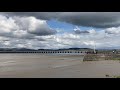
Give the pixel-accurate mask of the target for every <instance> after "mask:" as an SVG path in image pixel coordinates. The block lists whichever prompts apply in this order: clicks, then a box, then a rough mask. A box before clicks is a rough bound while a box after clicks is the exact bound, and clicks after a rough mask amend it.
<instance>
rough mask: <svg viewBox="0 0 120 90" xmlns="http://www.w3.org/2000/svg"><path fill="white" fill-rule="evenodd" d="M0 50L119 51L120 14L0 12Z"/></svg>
mask: <svg viewBox="0 0 120 90" xmlns="http://www.w3.org/2000/svg"><path fill="white" fill-rule="evenodd" d="M0 42H1V43H0V48H30V49H60V48H93V47H94V45H95V46H96V48H97V49H113V48H114V49H120V12H0Z"/></svg>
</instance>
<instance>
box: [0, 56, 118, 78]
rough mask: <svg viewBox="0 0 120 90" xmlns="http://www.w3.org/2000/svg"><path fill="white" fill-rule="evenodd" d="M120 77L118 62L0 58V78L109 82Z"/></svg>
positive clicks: (45, 57)
mask: <svg viewBox="0 0 120 90" xmlns="http://www.w3.org/2000/svg"><path fill="white" fill-rule="evenodd" d="M106 75H110V76H114V75H118V76H119V75H120V63H119V61H115V60H114V61H113V60H106V61H105V60H104V61H86V62H83V56H80V55H64V56H62V55H41V54H0V78H106Z"/></svg>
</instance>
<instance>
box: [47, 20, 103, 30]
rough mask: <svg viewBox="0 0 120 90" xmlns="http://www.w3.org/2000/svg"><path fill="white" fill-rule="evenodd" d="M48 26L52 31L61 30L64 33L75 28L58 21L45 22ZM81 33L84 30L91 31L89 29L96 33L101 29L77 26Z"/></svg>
mask: <svg viewBox="0 0 120 90" xmlns="http://www.w3.org/2000/svg"><path fill="white" fill-rule="evenodd" d="M47 23H48V25H49V26H50V27H51V28H53V29H56V28H58V29H61V30H64V32H73V30H74V28H75V27H76V25H73V24H69V23H66V22H60V21H56V20H50V21H47ZM78 27H79V28H80V29H81V31H84V30H91V29H94V30H96V31H99V30H101V28H93V27H85V26H78Z"/></svg>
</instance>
